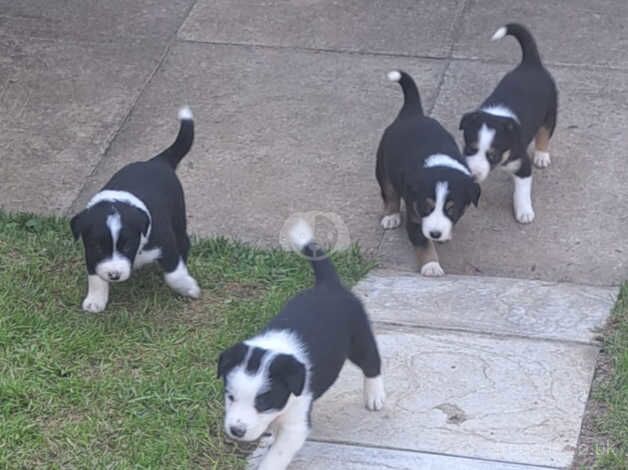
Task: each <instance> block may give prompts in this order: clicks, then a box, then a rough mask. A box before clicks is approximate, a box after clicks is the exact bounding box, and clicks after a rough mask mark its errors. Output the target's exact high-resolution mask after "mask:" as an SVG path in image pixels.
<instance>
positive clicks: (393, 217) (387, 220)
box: [380, 213, 401, 230]
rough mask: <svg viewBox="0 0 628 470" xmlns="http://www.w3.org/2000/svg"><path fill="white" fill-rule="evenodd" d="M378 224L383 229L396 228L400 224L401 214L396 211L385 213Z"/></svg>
mask: <svg viewBox="0 0 628 470" xmlns="http://www.w3.org/2000/svg"><path fill="white" fill-rule="evenodd" d="M380 224H381V226H382V227H383V228H384V229H385V230H391V229H393V228H397V227H399V226H400V225H401V214H399V213H397V214H389V215H385V216H384V217H382V220H381V222H380Z"/></svg>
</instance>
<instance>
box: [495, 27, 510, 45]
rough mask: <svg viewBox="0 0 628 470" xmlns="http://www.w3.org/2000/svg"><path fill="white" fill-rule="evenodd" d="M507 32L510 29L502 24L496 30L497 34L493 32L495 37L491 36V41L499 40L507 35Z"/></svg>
mask: <svg viewBox="0 0 628 470" xmlns="http://www.w3.org/2000/svg"><path fill="white" fill-rule="evenodd" d="M507 32H508V30H507V29H506V26H502V27H501V28H499V29H498V30H497V31H495V34H493V37H491V41H497V40H498V39H501V38H503V37H504V36H506V33H507Z"/></svg>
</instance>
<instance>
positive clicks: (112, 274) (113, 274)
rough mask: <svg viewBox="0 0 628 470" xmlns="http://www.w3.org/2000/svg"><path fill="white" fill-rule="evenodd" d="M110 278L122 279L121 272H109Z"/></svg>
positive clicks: (114, 279)
mask: <svg viewBox="0 0 628 470" xmlns="http://www.w3.org/2000/svg"><path fill="white" fill-rule="evenodd" d="M109 279H111V280H112V281H117V280H118V279H120V273H109Z"/></svg>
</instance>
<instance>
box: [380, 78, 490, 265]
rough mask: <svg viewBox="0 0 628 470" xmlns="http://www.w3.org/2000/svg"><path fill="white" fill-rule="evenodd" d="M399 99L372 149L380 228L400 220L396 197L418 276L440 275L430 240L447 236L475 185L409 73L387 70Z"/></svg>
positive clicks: (476, 193) (475, 195)
mask: <svg viewBox="0 0 628 470" xmlns="http://www.w3.org/2000/svg"><path fill="white" fill-rule="evenodd" d="M388 78H389V79H390V80H392V81H394V82H399V83H400V84H401V88H402V90H403V96H404V103H403V106H402V108H401V111H400V112H399V115H398V116H397V118H396V119H395V120H394V121H393V123H392V124H391V125H390V126H388V128H387V129H386V130H385V131H384V135H383V136H382V139H381V141H380V144H379V148H378V150H377V165H376V168H375V175H376V177H377V182H378V183H379V186H380V189H381V194H382V199H383V200H384V217H383V218H382V220H381V224H382V227H384V229H393V228H396V227H398V226H399V225H400V224H401V213H400V207H401V199H402V198H403V200H404V202H405V206H406V229H407V231H408V237H409V238H410V242H412V245H413V246H414V248H415V251H416V255H417V259H418V263H419V268H420V270H421V274H422V275H424V276H442V275H443V274H445V273H444V271H443V268H441V266H440V263H439V262H438V255H437V253H436V249H435V248H434V241H437V242H445V241H447V240H450V239H451V237H452V231H453V227H454V225H455V223H456V222H457V221H458V220H459V219H460V217H462V215H463V214H464V211H465V209H466V208H467V207H468V206H469V205H470V204H471V203H473V204H474V205H475V206H477V205H478V200H479V198H480V186H479V185H478V184H477V183H475V182H474V181H473V178H472V177H471V172H470V171H469V168H468V167H467V165H466V164H465V162H464V160H463V158H462V156H461V155H460V150H458V145H457V144H456V141H455V140H454V138H453V137H452V136H451V134H449V133H448V132H447V131H446V130H445V129H444V128H443V126H441V125H440V124H439V123H438V121H436V120H435V119H432V118H430V117H427V116H425V115H424V114H423V108H422V107H421V98H420V97H419V91H418V90H417V87H416V84H415V83H414V80H412V77H410V75H408V74H407V73H405V72H401V71H396V70H395V71H392V72H390V73H389V74H388Z"/></svg>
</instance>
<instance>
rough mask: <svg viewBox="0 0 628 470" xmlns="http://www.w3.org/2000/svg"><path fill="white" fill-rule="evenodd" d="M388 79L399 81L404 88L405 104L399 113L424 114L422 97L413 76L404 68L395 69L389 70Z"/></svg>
mask: <svg viewBox="0 0 628 470" xmlns="http://www.w3.org/2000/svg"><path fill="white" fill-rule="evenodd" d="M388 80H390V81H391V82H398V83H399V84H400V85H401V89H402V90H403V106H402V107H401V111H399V115H400V116H402V115H406V114H407V115H414V116H416V115H417V114H418V115H420V116H422V115H423V106H421V97H420V96H419V89H418V88H417V87H416V83H414V80H412V77H411V76H410V75H408V74H407V73H406V72H404V71H402V70H393V71H392V72H388Z"/></svg>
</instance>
